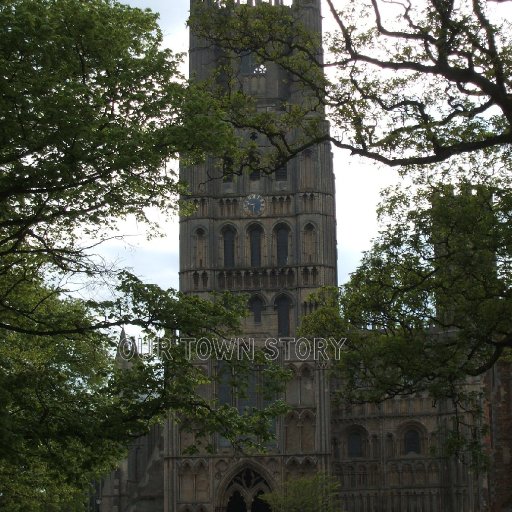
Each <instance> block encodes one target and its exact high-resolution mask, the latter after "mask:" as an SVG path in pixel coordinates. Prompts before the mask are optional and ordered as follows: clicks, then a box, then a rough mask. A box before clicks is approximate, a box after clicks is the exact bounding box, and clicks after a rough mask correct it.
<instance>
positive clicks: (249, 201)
mask: <svg viewBox="0 0 512 512" xmlns="http://www.w3.org/2000/svg"><path fill="white" fill-rule="evenodd" d="M264 211H265V199H263V197H261V196H260V195H258V194H251V195H249V196H247V197H246V198H245V201H244V212H245V213H246V214H247V215H251V216H253V217H258V216H259V215H261V214H262V213H263V212H264Z"/></svg>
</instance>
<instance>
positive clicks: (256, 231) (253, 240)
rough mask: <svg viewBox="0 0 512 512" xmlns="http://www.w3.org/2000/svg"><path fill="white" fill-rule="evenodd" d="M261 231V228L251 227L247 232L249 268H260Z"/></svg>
mask: <svg viewBox="0 0 512 512" xmlns="http://www.w3.org/2000/svg"><path fill="white" fill-rule="evenodd" d="M262 239H263V229H262V228H261V226H252V227H251V228H250V230H249V246H250V250H251V267H261V241H262Z"/></svg>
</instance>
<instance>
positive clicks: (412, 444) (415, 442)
mask: <svg viewBox="0 0 512 512" xmlns="http://www.w3.org/2000/svg"><path fill="white" fill-rule="evenodd" d="M404 451H405V453H406V454H408V453H421V443H420V433H419V432H418V431H417V430H416V429H414V428H411V429H409V430H407V431H406V432H405V434H404Z"/></svg>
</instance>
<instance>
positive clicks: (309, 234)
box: [303, 224, 316, 263]
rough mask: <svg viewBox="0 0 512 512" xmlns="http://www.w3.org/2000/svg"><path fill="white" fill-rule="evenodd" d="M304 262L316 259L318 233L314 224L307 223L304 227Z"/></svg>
mask: <svg viewBox="0 0 512 512" xmlns="http://www.w3.org/2000/svg"><path fill="white" fill-rule="evenodd" d="M303 250H304V263H312V262H313V261H315V255H316V233H315V227H314V226H313V224H306V226H305V228H304V244H303Z"/></svg>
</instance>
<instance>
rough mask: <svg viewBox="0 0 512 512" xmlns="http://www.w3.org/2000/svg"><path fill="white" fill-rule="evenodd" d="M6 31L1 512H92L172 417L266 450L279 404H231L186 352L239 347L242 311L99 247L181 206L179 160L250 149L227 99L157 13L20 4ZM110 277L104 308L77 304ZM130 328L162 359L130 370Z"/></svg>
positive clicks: (0, 254)
mask: <svg viewBox="0 0 512 512" xmlns="http://www.w3.org/2000/svg"><path fill="white" fill-rule="evenodd" d="M0 27H1V31H2V34H3V37H2V39H1V41H0V69H1V72H0V111H1V115H0V508H1V509H2V510H5V511H7V512H11V511H30V512H32V511H33V512H38V511H41V512H48V511H53V510H55V511H57V510H79V509H80V508H81V506H82V504H83V500H84V497H85V496H86V493H87V491H88V488H89V486H90V483H91V482H92V481H93V480H95V479H97V478H99V477H100V476H101V475H103V474H105V473H106V472H108V471H109V470H110V469H112V468H113V467H115V465H116V464H117V463H118V462H119V461H120V459H121V458H122V457H123V456H124V455H125V453H126V447H127V446H128V445H129V444H130V443H131V441H132V440H133V439H134V438H135V437H137V436H140V435H142V434H144V433H146V432H147V431H148V428H149V427H150V426H151V425H152V424H153V423H154V422H156V421H162V420H163V419H164V418H165V417H166V416H167V415H168V413H169V411H172V412H173V413H174V414H175V415H176V416H177V417H181V418H187V419H188V421H190V422H192V423H194V424H195V425H198V428H199V430H200V434H203V435H204V436H205V437H206V440H207V441H208V436H211V434H212V433H213V432H217V431H222V432H223V435H225V437H227V438H229V439H232V440H234V441H237V442H238V440H239V439H240V435H241V432H244V433H245V435H247V436H253V437H254V438H258V439H262V440H264V439H267V438H268V436H269V435H270V434H269V431H268V421H269V417H270V414H271V413H272V412H274V413H275V412H276V411H277V410H279V409H280V407H282V406H281V405H280V404H279V403H277V404H274V405H272V406H271V407H270V408H269V409H268V410H265V411H262V412H261V413H260V412H255V413H254V414H253V415H252V416H251V417H250V418H249V417H242V416H240V415H239V414H238V413H237V411H236V410H234V409H233V408H224V409H220V408H218V409H217V408H216V407H215V405H216V404H214V403H211V402H209V401H208V400H206V399H204V398H203V397H202V396H201V395H200V393H199V391H198V390H199V388H200V386H202V385H204V384H205V383H206V382H208V378H207V377H205V375H203V373H202V372H200V371H199V369H198V368H196V367H195V366H194V365H193V364H192V361H190V360H189V358H188V357H187V354H186V352H185V350H184V347H183V346H182V345H181V344H180V343H178V336H189V337H194V336H197V337H201V336H213V335H215V336H228V337H230V336H232V335H234V334H236V333H237V332H238V329H239V326H240V318H241V317H242V316H243V315H244V314H245V305H244V304H243V301H242V299H241V298H238V299H237V298H234V297H231V296H229V295H226V296H219V297H213V298H212V300H211V301H206V300H201V299H199V298H197V297H186V296H183V295H182V294H180V293H178V292H176V291H174V290H163V289H161V288H160V287H159V286H157V285H153V284H146V283H143V282H142V281H141V280H140V279H138V278H137V277H136V276H134V275H132V274H131V273H129V272H127V271H125V270H122V269H117V268H115V267H113V266H111V265H109V264H106V263H104V262H103V261H102V260H100V259H99V258H96V257H95V256H93V255H92V251H91V247H92V246H96V245H97V244H99V243H101V242H102V241H104V240H105V239H107V238H109V237H111V236H112V235H113V234H114V235H115V234H116V233H115V231H113V230H115V227H116V224H117V223H118V222H119V220H120V219H124V218H126V217H127V216H131V217H132V218H133V217H134V218H135V219H137V221H141V222H148V220H147V218H146V213H145V212H146V211H147V208H151V207H156V208H160V209H161V210H162V211H167V212H172V211H175V210H176V206H177V198H178V194H179V193H182V192H186V187H185V185H184V184H182V183H180V182H179V181H178V177H177V173H176V172H175V171H174V170H173V167H174V166H176V165H177V163H176V160H175V159H176V158H177V157H178V156H179V157H180V158H181V159H182V161H183V162H184V163H185V164H194V163H198V162H201V161H202V160H203V159H204V158H205V156H206V155H211V156H212V157H219V158H220V157H223V156H224V155H225V154H226V153H229V152H231V151H233V148H236V147H238V146H239V144H238V143H237V138H236V137H235V134H234V129H233V128H232V126H231V125H230V124H228V123H227V121H226V115H225V112H224V103H223V100H222V99H216V98H214V97H213V96H212V94H211V93H210V92H208V90H207V89H206V88H205V87H202V86H199V85H189V84H187V83H186V82H185V81H184V79H183V77H181V76H180V74H179V73H178V65H179V63H180V58H181V57H180V56H176V55H173V54H172V53H171V52H170V51H168V50H162V49H161V48H160V44H161V42H162V35H161V32H160V30H159V28H158V25H157V16H156V15H155V14H153V13H151V12H150V11H142V10H140V9H134V8H131V7H127V6H124V5H122V4H119V3H116V2H114V1H111V0H6V1H4V2H2V4H1V5H0ZM205 133H208V136H207V137H205V136H204V134H205ZM185 175H186V171H185ZM157 228H158V227H157V226H155V225H152V226H151V231H152V232H155V231H157ZM86 239H87V240H90V241H91V242H89V243H87V242H84V240H86ZM97 282H100V283H102V285H103V288H102V290H103V291H102V293H100V294H95V293H89V295H90V296H91V298H90V299H87V300H85V299H81V298H78V295H77V294H76V293H73V288H75V289H76V287H77V283H78V286H79V287H80V288H84V289H85V290H86V293H85V295H87V292H89V290H88V288H87V287H88V286H89V285H91V284H92V286H93V285H94V284H96V283H97ZM92 286H91V289H93V290H94V288H92ZM106 289H108V290H109V291H110V292H111V294H110V296H109V295H107V294H106V293H105V290H106ZM81 296H83V295H81ZM101 296H105V297H107V296H108V297H109V298H108V299H107V300H101V299H100V298H99V297H101ZM122 325H127V326H136V327H137V328H140V329H142V332H143V336H144V337H145V339H146V340H147V341H148V342H149V341H151V342H153V344H154V346H155V347H157V348H158V350H156V351H155V352H154V353H153V354H152V355H147V356H146V355H144V357H143V355H140V356H136V357H133V358H132V359H131V360H130V361H129V362H127V361H124V363H123V364H122V366H123V369H121V368H119V367H118V366H116V364H114V360H113V358H114V357H113V356H114V354H115V353H116V350H115V349H116V345H117V340H118V338H119V334H118V331H116V330H113V329H112V328H113V327H118V326H122ZM128 328H129V327H128ZM118 357H119V354H118ZM207 441H206V442H207Z"/></svg>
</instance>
